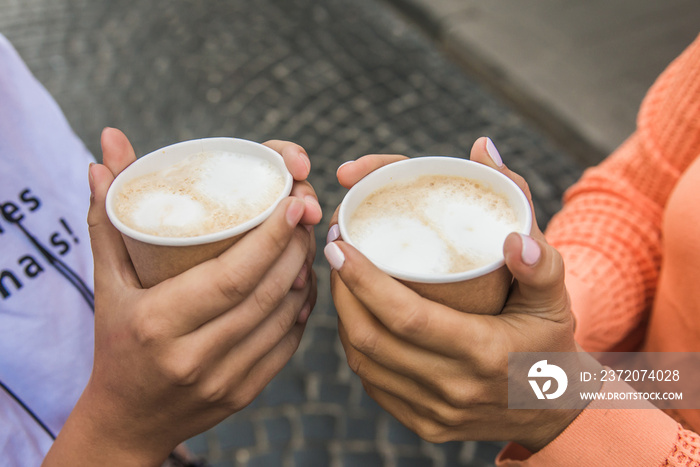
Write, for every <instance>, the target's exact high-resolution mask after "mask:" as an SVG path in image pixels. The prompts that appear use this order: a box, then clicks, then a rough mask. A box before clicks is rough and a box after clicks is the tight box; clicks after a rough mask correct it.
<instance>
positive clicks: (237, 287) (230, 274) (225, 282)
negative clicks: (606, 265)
mask: <svg viewBox="0 0 700 467" xmlns="http://www.w3.org/2000/svg"><path fill="white" fill-rule="evenodd" d="M217 261H220V262H221V263H224V262H223V261H222V260H221V259H217ZM220 269H221V275H220V277H219V279H218V281H217V285H218V288H219V291H220V292H221V294H222V295H223V296H224V297H226V298H227V299H228V300H230V301H231V302H232V303H240V302H241V301H243V300H244V299H245V298H246V297H247V296H248V294H249V291H248V287H249V284H248V280H247V278H246V275H245V274H244V273H243V272H242V271H240V270H239V269H234V268H232V267H230V266H228V265H226V264H225V263H224V264H223V267H221V268H220Z"/></svg>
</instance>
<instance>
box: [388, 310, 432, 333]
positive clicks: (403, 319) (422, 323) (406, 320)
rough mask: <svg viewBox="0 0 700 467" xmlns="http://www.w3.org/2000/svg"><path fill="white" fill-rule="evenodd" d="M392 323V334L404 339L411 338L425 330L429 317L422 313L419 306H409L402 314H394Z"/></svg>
mask: <svg viewBox="0 0 700 467" xmlns="http://www.w3.org/2000/svg"><path fill="white" fill-rule="evenodd" d="M396 316H397V319H396V321H395V322H394V329H393V330H394V332H396V333H397V334H399V335H402V336H404V337H408V338H410V337H412V336H415V335H416V334H418V333H419V332H421V331H423V330H425V329H427V327H428V326H429V320H430V316H429V314H428V313H424V312H423V309H422V308H421V307H420V306H411V307H410V308H408V309H406V310H405V311H404V312H402V313H397V314H396Z"/></svg>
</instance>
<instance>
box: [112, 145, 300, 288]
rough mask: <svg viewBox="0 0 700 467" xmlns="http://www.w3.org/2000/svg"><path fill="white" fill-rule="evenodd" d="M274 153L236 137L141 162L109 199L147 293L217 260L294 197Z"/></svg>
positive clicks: (123, 177) (168, 149) (114, 220)
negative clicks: (165, 281)
mask: <svg viewBox="0 0 700 467" xmlns="http://www.w3.org/2000/svg"><path fill="white" fill-rule="evenodd" d="M292 183H293V179H292V176H291V174H289V172H288V171H287V169H286V166H285V164H284V160H283V159H282V156H280V155H279V154H278V153H277V152H275V151H274V150H272V149H270V148H268V147H266V146H264V145H262V144H258V143H254V142H252V141H247V140H242V139H236V138H205V139H199V140H192V141H185V142H182V143H177V144H174V145H171V146H167V147H165V148H162V149H159V150H157V151H154V152H152V153H150V154H147V155H145V156H143V157H141V158H139V159H138V160H137V161H136V162H134V163H133V164H131V165H130V166H129V167H127V169H125V170H124V171H123V172H122V173H120V174H119V176H117V178H116V179H115V180H114V182H113V183H112V185H111V186H110V189H109V191H108V193H107V200H106V208H107V214H108V216H109V218H110V220H111V221H112V224H114V226H115V227H116V228H117V229H118V230H119V231H120V232H121V233H122V237H123V238H124V242H125V244H126V246H127V249H128V250H129V255H130V256H131V259H132V262H133V263H134V267H135V268H136V272H137V274H138V275H139V279H140V280H141V283H142V285H143V286H144V287H150V286H152V285H155V284H157V283H158V282H161V281H162V280H164V279H167V278H168V277H172V276H174V275H176V274H178V273H180V272H182V271H185V270H187V269H189V268H191V267H193V266H195V265H196V264H198V263H200V262H202V261H205V260H206V259H209V258H212V257H214V256H217V255H218V254H220V253H221V252H223V251H224V250H225V249H226V248H228V247H229V246H231V245H232V244H233V243H235V242H236V241H238V240H239V239H240V238H241V237H242V236H243V235H244V234H245V233H246V232H248V231H249V230H251V229H252V228H254V227H255V226H257V225H259V224H260V223H262V222H263V221H264V220H265V219H266V218H267V217H269V215H270V214H271V213H272V211H273V210H274V208H275V207H276V206H277V204H278V203H279V202H280V201H281V200H282V199H284V198H285V197H287V196H289V193H290V192H291V187H292Z"/></svg>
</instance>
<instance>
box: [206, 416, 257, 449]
mask: <svg viewBox="0 0 700 467" xmlns="http://www.w3.org/2000/svg"><path fill="white" fill-rule="evenodd" d="M214 432H215V433H216V435H217V438H218V440H219V446H220V448H221V449H222V450H223V451H232V450H234V449H238V448H244V447H253V446H255V445H256V444H257V439H256V437H255V428H254V426H253V422H251V421H250V420H242V419H236V420H230V421H228V422H227V423H221V424H219V425H218V426H217V427H215V428H214Z"/></svg>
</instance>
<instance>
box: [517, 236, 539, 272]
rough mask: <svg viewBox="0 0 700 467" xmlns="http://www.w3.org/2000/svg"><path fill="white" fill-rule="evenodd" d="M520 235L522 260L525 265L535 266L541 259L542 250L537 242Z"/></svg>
mask: <svg viewBox="0 0 700 467" xmlns="http://www.w3.org/2000/svg"><path fill="white" fill-rule="evenodd" d="M519 235H520V240H522V247H521V248H522V249H521V250H520V258H521V259H522V260H523V263H525V264H527V265H528V266H534V265H535V264H537V261H539V259H540V255H541V253H542V252H541V250H540V246H539V245H538V244H537V242H536V241H535V240H534V239H533V238H532V237H530V236H529V235H523V234H519Z"/></svg>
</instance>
